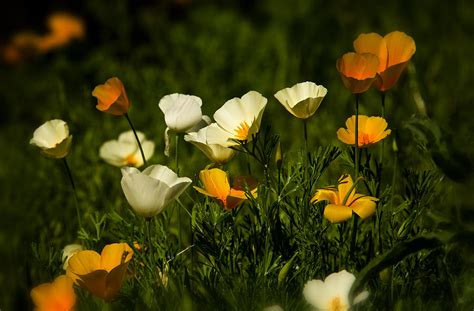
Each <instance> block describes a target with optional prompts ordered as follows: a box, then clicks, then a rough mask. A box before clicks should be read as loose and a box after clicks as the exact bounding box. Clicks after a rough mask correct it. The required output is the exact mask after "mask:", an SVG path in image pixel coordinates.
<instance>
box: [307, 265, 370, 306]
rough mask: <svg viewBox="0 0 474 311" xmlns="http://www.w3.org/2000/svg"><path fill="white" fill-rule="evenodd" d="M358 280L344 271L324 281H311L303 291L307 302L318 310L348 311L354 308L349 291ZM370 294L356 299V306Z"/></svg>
mask: <svg viewBox="0 0 474 311" xmlns="http://www.w3.org/2000/svg"><path fill="white" fill-rule="evenodd" d="M355 280H356V278H355V276H354V275H353V274H352V273H349V272H347V271H346V270H342V271H340V272H335V273H332V274H330V275H328V276H327V277H326V279H325V280H324V282H323V281H322V280H311V281H309V282H307V283H306V284H305V286H304V289H303V296H304V297H305V299H306V301H307V302H308V303H309V304H310V305H312V306H313V307H315V308H316V309H317V310H325V311H348V310H349V309H350V308H351V307H352V306H351V304H350V302H349V291H350V290H351V287H352V284H353V283H354V281H355ZM368 296H369V292H367V291H363V292H362V293H360V294H359V295H357V296H356V297H355V298H354V303H353V304H354V305H355V304H357V303H360V302H362V301H364V300H365V299H367V297H368Z"/></svg>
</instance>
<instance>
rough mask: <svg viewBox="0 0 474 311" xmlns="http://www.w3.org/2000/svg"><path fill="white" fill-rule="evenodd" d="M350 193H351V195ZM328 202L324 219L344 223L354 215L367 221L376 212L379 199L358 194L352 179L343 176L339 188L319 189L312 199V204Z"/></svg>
mask: <svg viewBox="0 0 474 311" xmlns="http://www.w3.org/2000/svg"><path fill="white" fill-rule="evenodd" d="M349 191H350V193H349ZM319 201H327V202H328V205H326V207H325V208H324V217H325V218H326V219H328V220H329V221H330V222H342V221H345V220H348V219H350V218H351V217H352V213H355V214H357V215H358V216H359V217H360V218H362V219H365V218H367V217H369V216H371V215H373V214H374V212H375V207H376V203H375V202H376V201H378V199H377V198H375V197H371V196H367V195H364V194H360V193H356V189H355V187H353V182H352V177H351V176H350V175H343V176H341V178H339V184H338V186H337V187H335V186H331V187H328V188H323V189H318V190H317V191H316V193H315V194H314V196H313V198H312V199H311V203H313V202H319Z"/></svg>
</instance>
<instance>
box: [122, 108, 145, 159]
mask: <svg viewBox="0 0 474 311" xmlns="http://www.w3.org/2000/svg"><path fill="white" fill-rule="evenodd" d="M125 118H127V121H128V124H130V127H131V128H132V131H133V134H134V135H135V139H136V140H137V144H138V148H140V153H141V155H142V159H143V164H145V166H147V163H146V158H145V153H144V152H143V148H142V144H141V143H140V139H139V138H138V135H137V131H136V130H135V127H134V126H133V123H132V120H130V117H129V116H128V113H125Z"/></svg>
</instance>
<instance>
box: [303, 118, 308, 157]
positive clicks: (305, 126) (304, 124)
mask: <svg viewBox="0 0 474 311" xmlns="http://www.w3.org/2000/svg"><path fill="white" fill-rule="evenodd" d="M303 130H304V149H305V150H304V151H305V157H306V154H307V153H308V121H307V119H303Z"/></svg>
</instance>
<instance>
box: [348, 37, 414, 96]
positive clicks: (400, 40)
mask: <svg viewBox="0 0 474 311" xmlns="http://www.w3.org/2000/svg"><path fill="white" fill-rule="evenodd" d="M354 49H355V51H356V52H357V53H372V54H374V55H376V56H377V57H378V59H379V66H378V69H377V72H378V74H379V75H380V77H381V79H378V80H377V81H376V82H375V83H374V86H375V87H376V88H377V89H379V90H380V91H383V92H384V91H387V90H389V89H390V88H392V87H393V86H394V85H395V83H396V82H397V81H398V78H400V75H401V74H402V72H403V70H404V69H405V67H406V66H407V64H408V61H409V60H410V59H411V57H412V56H413V54H415V51H416V45H415V40H413V38H412V37H410V36H408V35H407V34H405V33H404V32H401V31H393V32H391V33H389V34H387V35H385V37H382V36H381V35H379V34H377V33H368V34H360V35H359V36H358V37H357V39H356V40H355V41H354Z"/></svg>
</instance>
